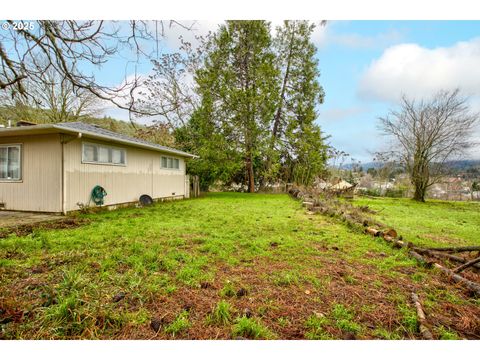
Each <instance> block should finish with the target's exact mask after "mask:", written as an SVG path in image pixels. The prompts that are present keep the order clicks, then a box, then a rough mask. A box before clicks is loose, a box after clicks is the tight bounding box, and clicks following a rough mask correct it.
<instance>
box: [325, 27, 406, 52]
mask: <svg viewBox="0 0 480 360" xmlns="http://www.w3.org/2000/svg"><path fill="white" fill-rule="evenodd" d="M402 39H403V34H402V33H401V32H400V31H398V30H391V31H388V32H383V33H380V34H376V35H373V36H365V35H360V34H355V33H348V34H332V35H331V36H329V37H328V43H332V44H338V45H342V46H345V47H348V48H353V49H371V48H379V47H380V48H382V47H386V46H389V45H392V44H395V43H398V42H400V41H401V40H402Z"/></svg>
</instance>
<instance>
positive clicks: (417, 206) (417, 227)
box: [354, 197, 480, 247]
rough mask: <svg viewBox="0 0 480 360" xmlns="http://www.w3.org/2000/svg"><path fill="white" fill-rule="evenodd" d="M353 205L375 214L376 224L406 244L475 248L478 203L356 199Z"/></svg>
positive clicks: (477, 241) (479, 223)
mask: <svg viewBox="0 0 480 360" xmlns="http://www.w3.org/2000/svg"><path fill="white" fill-rule="evenodd" d="M354 204H355V205H359V206H364V205H368V206H369V207H370V208H372V209H373V210H376V211H378V213H377V214H376V215H375V218H377V219H378V220H379V221H380V222H383V223H385V224H387V225H389V226H392V227H393V228H395V229H396V230H397V232H398V233H399V234H401V235H403V236H404V237H405V238H406V239H407V240H408V241H411V242H413V243H415V244H418V245H422V246H429V247H440V246H449V245H453V246H462V245H478V243H479V240H478V229H480V216H479V214H480V203H479V202H464V201H439V200H427V201H426V202H425V203H420V202H417V201H414V200H411V199H397V198H366V197H357V198H355V200H354Z"/></svg>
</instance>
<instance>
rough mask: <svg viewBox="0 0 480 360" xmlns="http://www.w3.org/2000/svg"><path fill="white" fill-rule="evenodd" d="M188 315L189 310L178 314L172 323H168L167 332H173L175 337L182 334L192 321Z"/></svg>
mask: <svg viewBox="0 0 480 360" xmlns="http://www.w3.org/2000/svg"><path fill="white" fill-rule="evenodd" d="M188 317H189V315H188V311H186V310H184V311H182V312H181V313H180V314H178V315H177V317H176V318H175V320H174V321H173V322H172V323H170V324H168V325H167V327H165V332H166V333H167V334H171V335H172V336H173V337H175V336H176V335H178V334H181V333H182V332H184V331H185V330H187V329H188V328H189V327H190V321H189V319H188Z"/></svg>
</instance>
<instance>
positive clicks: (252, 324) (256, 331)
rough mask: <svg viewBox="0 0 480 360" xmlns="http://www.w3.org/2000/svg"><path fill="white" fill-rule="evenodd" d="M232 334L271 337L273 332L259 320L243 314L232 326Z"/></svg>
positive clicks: (261, 337) (262, 337) (249, 337)
mask: <svg viewBox="0 0 480 360" xmlns="http://www.w3.org/2000/svg"><path fill="white" fill-rule="evenodd" d="M232 336H233V337H244V338H247V339H271V338H273V333H272V332H271V331H270V330H269V329H267V328H266V327H264V326H263V325H261V324H260V323H259V322H258V321H257V320H255V319H253V318H247V317H245V316H242V317H241V318H237V319H236V321H235V325H233V328H232Z"/></svg>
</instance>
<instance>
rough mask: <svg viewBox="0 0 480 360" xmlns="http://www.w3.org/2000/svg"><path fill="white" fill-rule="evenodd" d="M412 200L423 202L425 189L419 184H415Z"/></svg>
mask: <svg viewBox="0 0 480 360" xmlns="http://www.w3.org/2000/svg"><path fill="white" fill-rule="evenodd" d="M413 200H416V201H420V202H425V189H424V188H423V186H422V185H421V184H415V193H414V194H413Z"/></svg>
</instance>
